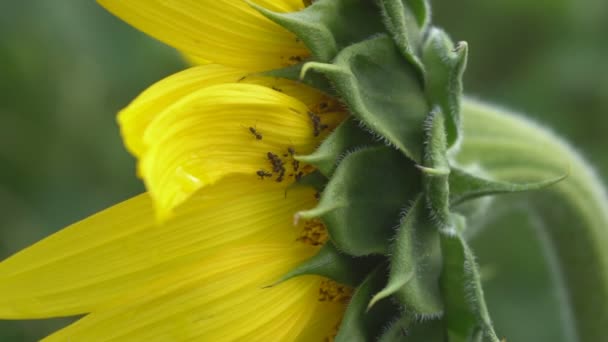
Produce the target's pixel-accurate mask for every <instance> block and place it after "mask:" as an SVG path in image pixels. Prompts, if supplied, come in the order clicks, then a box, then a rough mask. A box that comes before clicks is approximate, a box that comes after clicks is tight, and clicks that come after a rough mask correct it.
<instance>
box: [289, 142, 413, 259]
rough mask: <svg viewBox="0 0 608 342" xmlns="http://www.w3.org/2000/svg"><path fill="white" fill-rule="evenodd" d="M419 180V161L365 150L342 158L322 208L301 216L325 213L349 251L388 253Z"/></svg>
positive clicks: (341, 247)
mask: <svg viewBox="0 0 608 342" xmlns="http://www.w3.org/2000/svg"><path fill="white" fill-rule="evenodd" d="M370 165H373V166H374V167H369V166H370ZM416 178H417V174H416V169H415V168H414V165H413V164H412V163H411V162H410V161H409V160H408V159H407V158H405V157H404V156H403V155H401V154H400V153H399V152H397V151H395V150H393V149H391V148H389V147H370V148H364V149H361V150H358V151H355V152H352V153H350V154H349V155H347V156H346V157H345V158H344V159H343V160H342V162H341V163H340V165H339V166H338V168H337V169H336V172H335V173H334V174H333V176H332V178H331V179H330V180H329V182H328V183H327V186H326V187H325V190H324V191H323V193H322V195H321V199H320V201H319V204H318V206H317V207H316V208H313V209H311V210H307V211H302V212H299V213H298V214H297V216H298V217H302V218H314V217H321V218H322V219H323V221H324V222H325V224H326V226H327V229H328V230H329V233H330V236H331V239H332V241H333V242H334V244H335V245H336V247H338V249H339V250H341V251H343V252H345V253H348V254H350V255H353V256H363V255H369V254H387V253H388V251H389V244H390V239H391V238H392V237H393V235H394V227H395V226H397V224H398V223H399V213H400V212H401V210H402V209H403V208H404V207H405V206H406V205H407V203H409V201H411V200H412V199H413V198H414V197H415V196H416V194H417V193H418V191H419V185H418V182H417V181H415V180H416Z"/></svg>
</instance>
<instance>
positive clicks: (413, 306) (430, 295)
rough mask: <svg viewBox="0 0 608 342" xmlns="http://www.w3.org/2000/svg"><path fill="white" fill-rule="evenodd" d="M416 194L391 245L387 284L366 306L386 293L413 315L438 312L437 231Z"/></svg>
mask: <svg viewBox="0 0 608 342" xmlns="http://www.w3.org/2000/svg"><path fill="white" fill-rule="evenodd" d="M421 197H422V196H419V197H418V199H416V201H415V202H414V204H413V206H412V207H411V208H410V209H409V210H408V212H407V214H406V215H405V217H404V218H403V220H402V222H401V224H400V226H399V230H398V232H397V236H396V238H395V242H394V243H393V245H392V246H391V254H390V273H389V278H388V283H387V284H386V286H385V287H384V288H383V289H382V290H381V291H380V292H378V293H376V294H375V295H374V297H373V298H372V300H371V301H370V302H369V305H368V308H369V307H373V305H374V304H376V302H378V301H379V300H381V299H384V298H387V297H388V296H394V297H395V298H396V299H397V300H398V302H399V303H400V304H401V305H402V306H404V307H405V308H406V310H408V311H411V312H412V313H414V314H415V315H416V316H417V317H421V318H429V317H437V316H439V315H441V312H442V310H443V308H442V303H441V296H440V294H439V288H438V287H437V284H438V279H439V273H440V271H441V253H440V250H439V235H438V230H437V229H436V228H435V227H434V226H433V223H432V222H431V219H430V217H429V215H428V209H427V208H426V206H425V203H424V199H423V198H421Z"/></svg>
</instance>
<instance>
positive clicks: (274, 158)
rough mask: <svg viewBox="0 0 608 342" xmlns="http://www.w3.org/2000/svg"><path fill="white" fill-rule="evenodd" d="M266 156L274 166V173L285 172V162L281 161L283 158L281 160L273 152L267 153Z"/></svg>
mask: <svg viewBox="0 0 608 342" xmlns="http://www.w3.org/2000/svg"><path fill="white" fill-rule="evenodd" d="M266 156H267V157H268V160H269V161H270V164H271V165H272V171H273V172H281V170H285V167H284V166H283V161H282V160H281V158H279V156H277V155H276V154H274V153H272V152H268V153H266Z"/></svg>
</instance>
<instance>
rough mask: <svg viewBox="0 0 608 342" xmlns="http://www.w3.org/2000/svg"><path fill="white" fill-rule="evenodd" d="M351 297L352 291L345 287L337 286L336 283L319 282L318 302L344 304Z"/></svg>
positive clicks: (326, 280)
mask: <svg viewBox="0 0 608 342" xmlns="http://www.w3.org/2000/svg"><path fill="white" fill-rule="evenodd" d="M352 295H353V290H352V289H351V288H350V287H348V286H345V285H341V284H338V283H337V282H335V281H333V280H330V279H324V280H322V281H321V285H320V286H319V298H318V300H319V301H320V302H333V303H342V304H346V303H348V301H349V300H350V298H351V297H352Z"/></svg>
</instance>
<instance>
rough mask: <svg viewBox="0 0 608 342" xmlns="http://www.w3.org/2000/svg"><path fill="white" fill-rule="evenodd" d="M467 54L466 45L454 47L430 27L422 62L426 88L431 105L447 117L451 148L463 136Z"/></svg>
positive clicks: (449, 145) (448, 39)
mask: <svg viewBox="0 0 608 342" xmlns="http://www.w3.org/2000/svg"><path fill="white" fill-rule="evenodd" d="M467 53H468V46H467V44H466V43H465V42H460V43H458V44H457V45H456V46H454V44H453V43H452V41H451V40H450V38H449V37H448V35H447V34H446V33H445V32H444V31H442V30H440V29H438V28H431V29H430V31H429V35H428V37H427V39H426V41H425V42H424V47H423V53H422V61H423V63H424V65H425V67H426V74H425V76H426V87H425V88H426V92H427V96H428V98H429V99H430V101H431V103H432V105H433V106H439V107H440V108H441V110H442V111H443V113H444V114H445V115H446V116H447V118H448V120H447V122H446V132H447V146H448V147H451V146H453V145H454V144H456V142H457V141H458V139H459V137H460V131H461V122H460V99H461V98H462V74H463V73H464V70H465V68H466V64H467Z"/></svg>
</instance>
